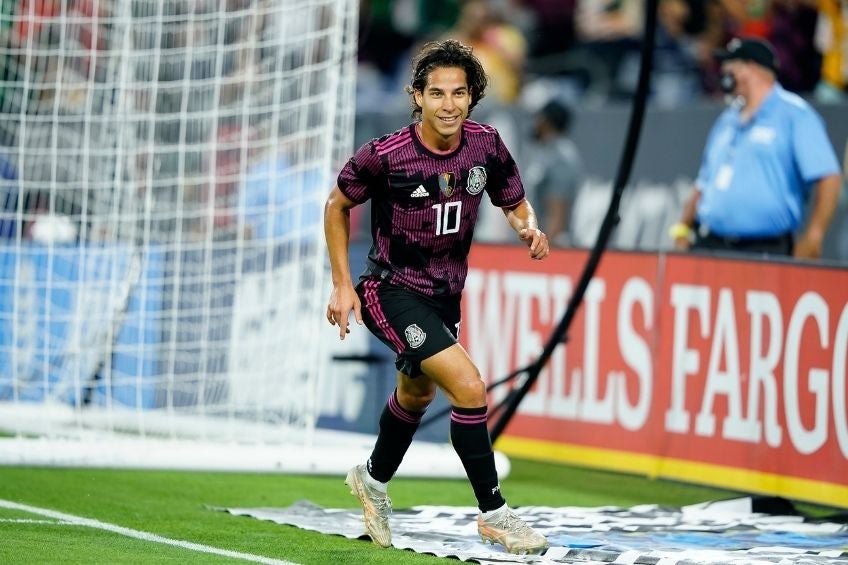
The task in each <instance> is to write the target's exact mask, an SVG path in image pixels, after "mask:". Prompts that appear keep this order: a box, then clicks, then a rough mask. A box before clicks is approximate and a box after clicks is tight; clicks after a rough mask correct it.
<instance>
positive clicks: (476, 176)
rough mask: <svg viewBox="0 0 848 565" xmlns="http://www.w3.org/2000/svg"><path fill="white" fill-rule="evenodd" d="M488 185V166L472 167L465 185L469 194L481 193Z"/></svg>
mask: <svg viewBox="0 0 848 565" xmlns="http://www.w3.org/2000/svg"><path fill="white" fill-rule="evenodd" d="M485 187H486V167H481V166H477V167H472V168H471V170H470V171H468V184H466V185H465V190H467V191H468V194H471V195H474V194H480V191H481V190H483V189H484V188H485Z"/></svg>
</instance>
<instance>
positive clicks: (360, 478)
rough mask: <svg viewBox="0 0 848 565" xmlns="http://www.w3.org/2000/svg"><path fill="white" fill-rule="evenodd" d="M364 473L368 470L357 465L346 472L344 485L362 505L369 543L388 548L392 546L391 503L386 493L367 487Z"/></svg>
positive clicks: (363, 466)
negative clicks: (369, 538)
mask: <svg viewBox="0 0 848 565" xmlns="http://www.w3.org/2000/svg"><path fill="white" fill-rule="evenodd" d="M366 473H368V470H367V469H366V468H365V465H357V466H356V467H354V468H353V469H351V470H350V471H348V473H347V478H346V479H345V484H346V485H347V486H349V487H350V494H352V495H354V496H356V497H357V498H359V502H360V503H361V504H362V517H363V519H364V520H365V530H366V531H367V532H368V535H369V536H371V541H373V542H374V543H376V544H377V545H379V546H381V547H389V546H391V545H392V531H391V530H390V529H389V515H390V514H391V513H392V501H391V500H390V499H389V496H388V495H387V494H386V493H383V492H380V491H378V490H377V489H375V488H372V487H370V486H368V483H366V482H365V475H366Z"/></svg>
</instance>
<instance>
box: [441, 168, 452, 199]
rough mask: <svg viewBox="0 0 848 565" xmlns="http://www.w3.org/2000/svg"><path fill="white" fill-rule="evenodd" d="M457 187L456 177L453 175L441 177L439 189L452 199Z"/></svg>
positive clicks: (447, 174)
mask: <svg viewBox="0 0 848 565" xmlns="http://www.w3.org/2000/svg"><path fill="white" fill-rule="evenodd" d="M455 187H456V175H455V174H453V173H450V172H448V173H442V174H440V175H439V188H440V189H441V191H442V194H444V195H445V196H447V197H448V198H450V197H451V196H452V195H453V189H454V188H455Z"/></svg>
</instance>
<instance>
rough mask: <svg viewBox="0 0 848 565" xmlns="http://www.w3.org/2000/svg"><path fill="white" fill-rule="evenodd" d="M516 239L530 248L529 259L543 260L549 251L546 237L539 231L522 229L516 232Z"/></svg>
mask: <svg viewBox="0 0 848 565" xmlns="http://www.w3.org/2000/svg"><path fill="white" fill-rule="evenodd" d="M518 239H520V240H521V241H523V242H524V243H526V244H527V247H529V248H530V258H531V259H544V258H545V257H547V256H548V253H549V252H550V250H551V248H550V246H549V245H548V236H546V235H545V232H543V231H542V230H540V229H537V228H524V229H522V230H521V231H519V232H518Z"/></svg>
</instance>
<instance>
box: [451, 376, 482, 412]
mask: <svg viewBox="0 0 848 565" xmlns="http://www.w3.org/2000/svg"><path fill="white" fill-rule="evenodd" d="M450 392H451V394H452V396H453V397H454V398H453V402H452V403H453V404H454V406H460V407H463V408H479V407H480V406H485V405H486V383H484V382H483V379H481V378H480V374H479V373H475V374H474V375H469V376H467V377H466V378H461V379H457V381H456V384H455V385H454V386H453V387H451V391H450Z"/></svg>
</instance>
